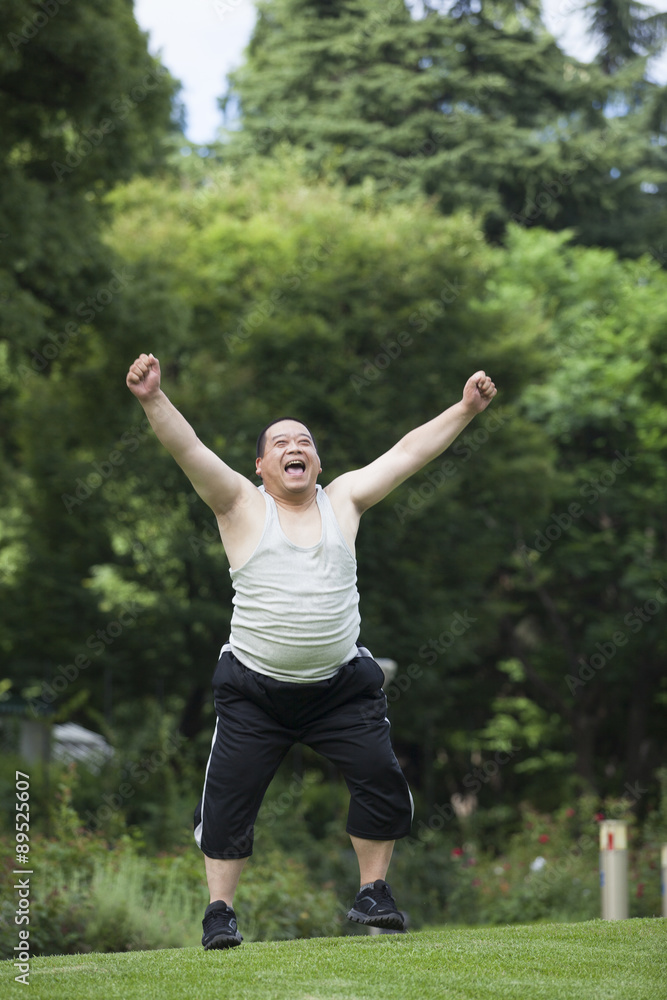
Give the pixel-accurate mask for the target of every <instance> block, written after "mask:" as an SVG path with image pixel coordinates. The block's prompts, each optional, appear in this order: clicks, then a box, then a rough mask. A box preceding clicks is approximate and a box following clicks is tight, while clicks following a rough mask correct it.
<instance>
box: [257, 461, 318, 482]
mask: <svg viewBox="0 0 667 1000" xmlns="http://www.w3.org/2000/svg"><path fill="white" fill-rule="evenodd" d="M320 471H321V470H320ZM255 472H256V474H257V475H258V476H259V478H260V479H261V478H262V460H261V458H256V459H255Z"/></svg>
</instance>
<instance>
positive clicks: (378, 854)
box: [350, 834, 396, 885]
mask: <svg viewBox="0 0 667 1000" xmlns="http://www.w3.org/2000/svg"><path fill="white" fill-rule="evenodd" d="M350 840H351V841H352V846H353V847H354V851H355V854H356V855H357V861H358V862H359V885H367V884H368V883H369V882H375V880H376V879H378V878H381V879H384V878H386V876H387V869H388V868H389V862H390V861H391V855H392V852H393V850H394V844H395V843H396V841H395V840H362V838H361V837H353V836H352V834H350Z"/></svg>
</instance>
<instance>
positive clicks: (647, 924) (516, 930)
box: [0, 919, 667, 1000]
mask: <svg viewBox="0 0 667 1000" xmlns="http://www.w3.org/2000/svg"><path fill="white" fill-rule="evenodd" d="M13 976H14V968H13V965H12V963H11V962H10V961H8V962H3V963H1V965H0V993H1V994H2V996H3V997H7V996H10V995H16V991H18V990H21V989H23V987H22V986H21V985H20V984H18V983H14V982H12V979H13ZM25 995H27V996H30V997H31V998H33V1000H35V998H40V1000H41V998H43V1000H98V998H103V1000H116V998H117V1000H158V998H159V1000H190V998H192V1000H227V998H229V1000H232V998H233V1000H436V998H437V1000H666V998H667V920H662V919H652V920H651V919H646V920H625V921H618V922H605V921H602V920H595V921H590V922H588V923H580V924H533V925H515V926H505V927H484V928H464V929H461V928H455V929H449V928H447V927H445V928H438V929H436V930H429V931H419V932H413V933H410V934H406V935H393V934H392V935H389V934H386V935H377V936H370V935H368V936H358V937H347V938H345V937H340V938H315V939H310V940H297V941H281V942H267V943H255V944H244V945H242V946H241V947H240V948H234V949H232V950H231V951H217V952H205V951H204V950H203V949H202V948H182V949H168V950H164V951H144V952H128V953H125V954H106V955H103V954H90V955H67V956H58V957H54V958H35V959H32V960H31V962H30V985H29V989H28V991H27V993H26V994H25Z"/></svg>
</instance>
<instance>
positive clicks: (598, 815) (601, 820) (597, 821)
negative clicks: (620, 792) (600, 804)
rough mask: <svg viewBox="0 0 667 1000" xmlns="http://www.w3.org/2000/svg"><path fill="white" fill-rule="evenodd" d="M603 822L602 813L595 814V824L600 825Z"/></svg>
mask: <svg viewBox="0 0 667 1000" xmlns="http://www.w3.org/2000/svg"><path fill="white" fill-rule="evenodd" d="M603 820H604V813H596V814H595V822H596V823H602V822H603Z"/></svg>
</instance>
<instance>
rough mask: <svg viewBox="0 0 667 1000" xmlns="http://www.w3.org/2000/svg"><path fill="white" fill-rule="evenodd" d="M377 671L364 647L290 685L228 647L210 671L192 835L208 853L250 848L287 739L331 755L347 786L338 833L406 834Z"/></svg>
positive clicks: (234, 853) (407, 808)
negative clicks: (205, 743) (209, 725)
mask: <svg viewBox="0 0 667 1000" xmlns="http://www.w3.org/2000/svg"><path fill="white" fill-rule="evenodd" d="M383 681H384V674H383V673H382V669H381V667H380V666H379V664H377V663H376V662H375V660H374V659H373V658H372V657H371V655H370V653H368V650H366V649H364V648H363V647H359V655H358V656H356V657H355V658H354V659H352V660H350V662H349V663H346V664H345V665H344V666H342V667H341V668H340V669H339V670H338V671H337V673H336V674H335V675H334V676H333V677H330V678H328V679H327V680H325V681H317V682H316V683H314V684H290V683H285V682H283V681H276V680H274V679H273V678H271V677H267V676H266V675H264V674H260V673H258V672H257V671H256V670H250V669H249V668H248V667H246V666H244V664H243V663H241V661H240V660H238V659H237V658H236V657H235V656H234V654H233V653H232V652H231V650H229V649H228V648H227V647H224V650H223V653H222V655H221V657H220V660H219V661H218V665H217V667H216V670H215V674H214V676H213V692H214V696H215V708H216V712H217V716H218V719H217V723H216V727H215V733H214V734H213V743H212V746H211V755H210V757H209V760H208V765H207V768H206V777H205V779H204V790H203V793H202V797H201V800H200V802H199V805H198V806H197V809H196V811H195V841H196V842H197V845H198V846H199V847H200V848H201V850H202V851H203V852H204V854H205V855H206V856H207V857H209V858H221V859H225V858H247V857H249V856H250V855H251V854H252V846H253V833H254V825H255V820H256V818H257V813H258V812H259V807H260V805H261V803H262V799H263V798H264V794H265V792H266V790H267V788H268V786H269V784H270V782H271V779H272V778H273V776H274V774H275V773H276V771H277V769H278V767H279V766H280V764H281V762H282V760H283V759H284V757H285V755H286V754H287V752H288V751H289V750H290V748H291V747H292V746H294V744H295V743H303V744H305V746H308V747H311V748H312V749H313V750H315V751H317V752H318V753H320V754H322V756H324V757H326V758H327V760H330V761H332V762H333V763H334V764H335V765H336V766H337V767H338V768H339V769H340V770H341V772H342V774H343V777H344V778H345V782H346V784H347V787H348V789H349V791H350V808H349V812H348V818H347V827H346V829H347V832H348V833H350V834H352V835H353V836H355V837H361V838H364V839H366V840H397V839H398V838H400V837H406V836H407V835H408V834H409V833H410V826H411V823H412V796H411V794H410V789H409V788H408V783H407V781H406V780H405V777H404V775H403V772H402V771H401V768H400V766H399V763H398V761H397V760H396V756H395V754H394V751H393V750H392V747H391V742H390V739H389V721H388V719H387V717H386V710H387V699H386V698H385V694H384V691H383V690H382V684H383Z"/></svg>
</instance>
